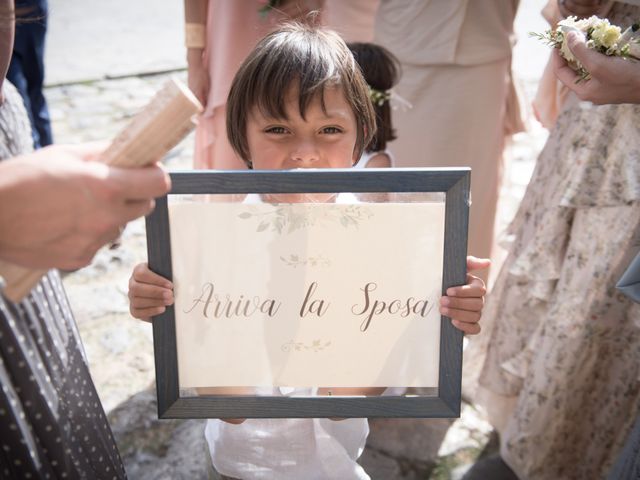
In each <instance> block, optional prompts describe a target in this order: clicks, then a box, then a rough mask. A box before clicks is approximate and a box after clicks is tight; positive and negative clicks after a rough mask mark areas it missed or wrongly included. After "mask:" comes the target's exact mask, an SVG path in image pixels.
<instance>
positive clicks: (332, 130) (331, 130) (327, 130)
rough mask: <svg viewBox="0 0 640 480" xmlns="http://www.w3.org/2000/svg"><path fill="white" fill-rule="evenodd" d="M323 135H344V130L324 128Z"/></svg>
mask: <svg viewBox="0 0 640 480" xmlns="http://www.w3.org/2000/svg"><path fill="white" fill-rule="evenodd" d="M322 133H328V134H334V133H342V130H341V129H340V128H338V127H324V128H323V129H322Z"/></svg>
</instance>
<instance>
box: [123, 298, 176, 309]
mask: <svg viewBox="0 0 640 480" xmlns="http://www.w3.org/2000/svg"><path fill="white" fill-rule="evenodd" d="M130 304H131V306H132V307H133V308H136V309H141V308H156V307H166V306H167V304H166V303H165V302H163V301H162V300H158V299H157V298H142V297H136V298H134V299H133V300H131V302H130Z"/></svg>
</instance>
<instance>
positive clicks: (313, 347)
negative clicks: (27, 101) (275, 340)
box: [280, 340, 331, 352]
mask: <svg viewBox="0 0 640 480" xmlns="http://www.w3.org/2000/svg"><path fill="white" fill-rule="evenodd" d="M330 346H331V341H326V342H323V341H322V340H314V341H313V342H311V343H310V344H308V345H307V344H305V343H304V342H294V341H293V340H290V341H288V342H287V343H283V344H282V346H281V347H280V349H281V350H282V351H283V352H293V351H296V352H304V351H311V352H320V351H322V350H324V349H325V348H328V347H330Z"/></svg>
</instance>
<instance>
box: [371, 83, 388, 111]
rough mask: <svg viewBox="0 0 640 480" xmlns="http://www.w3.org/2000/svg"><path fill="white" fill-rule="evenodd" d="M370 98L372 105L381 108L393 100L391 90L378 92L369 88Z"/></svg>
mask: <svg viewBox="0 0 640 480" xmlns="http://www.w3.org/2000/svg"><path fill="white" fill-rule="evenodd" d="M369 98H370V99H371V103H373V104H374V105H377V106H379V107H381V106H382V105H384V102H388V101H389V100H391V90H378V89H376V88H373V87H372V86H369Z"/></svg>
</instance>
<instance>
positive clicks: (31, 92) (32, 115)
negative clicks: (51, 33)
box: [7, 0, 53, 148]
mask: <svg viewBox="0 0 640 480" xmlns="http://www.w3.org/2000/svg"><path fill="white" fill-rule="evenodd" d="M20 10H25V13H24V14H23V15H20ZM16 11H17V12H18V14H19V21H18V23H17V24H16V36H15V41H14V45H13V56H12V57H11V64H10V65H9V71H8V72H7V79H8V80H9V81H10V82H11V83H13V84H14V85H15V86H16V88H17V89H18V91H19V92H20V95H21V96H22V100H23V101H24V105H25V107H26V109H27V113H28V114H29V120H30V121H31V128H32V134H33V144H34V147H35V148H39V147H44V146H45V145H49V144H51V143H52V141H53V139H52V136H51V121H50V117H49V109H48V107H47V102H46V100H45V98H44V95H43V93H42V88H43V84H44V43H45V36H46V33H47V15H48V8H47V0H16ZM21 19H23V20H22V21H20V20H21Z"/></svg>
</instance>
